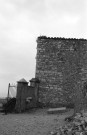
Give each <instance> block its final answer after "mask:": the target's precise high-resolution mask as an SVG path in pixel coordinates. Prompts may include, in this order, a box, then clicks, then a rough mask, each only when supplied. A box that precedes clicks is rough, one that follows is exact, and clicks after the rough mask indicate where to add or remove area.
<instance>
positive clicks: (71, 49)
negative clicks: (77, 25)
mask: <svg viewBox="0 0 87 135" xmlns="http://www.w3.org/2000/svg"><path fill="white" fill-rule="evenodd" d="M35 77H36V78H38V79H39V80H40V86H39V101H40V102H43V103H45V104H57V103H64V104H67V103H73V102H74V95H75V94H74V93H75V91H76V86H77V83H80V84H81V89H83V85H84V82H86V81H87V40H85V39H65V38H50V37H45V36H40V37H38V38H37V56H36V76H35Z"/></svg>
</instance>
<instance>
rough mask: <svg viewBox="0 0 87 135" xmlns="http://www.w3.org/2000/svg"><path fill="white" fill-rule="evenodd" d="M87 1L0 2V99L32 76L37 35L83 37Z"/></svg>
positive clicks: (86, 22)
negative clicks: (23, 79) (11, 85)
mask: <svg viewBox="0 0 87 135" xmlns="http://www.w3.org/2000/svg"><path fill="white" fill-rule="evenodd" d="M86 24H87V0H0V97H5V96H7V89H8V83H16V81H18V80H20V79H21V78H25V79H26V80H27V81H29V80H30V79H31V78H32V77H35V64H36V61H35V57H36V46H37V44H36V39H37V37H38V36H40V35H46V36H55V37H67V38H70V37H71V38H86V39H87V25H86Z"/></svg>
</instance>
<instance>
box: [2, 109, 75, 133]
mask: <svg viewBox="0 0 87 135" xmlns="http://www.w3.org/2000/svg"><path fill="white" fill-rule="evenodd" d="M72 113H73V110H70V111H68V112H65V113H62V114H58V113H57V114H47V109H37V110H32V111H30V112H27V113H22V114H7V115H3V114H2V113H0V135H50V132H52V131H55V130H56V129H58V127H59V126H61V125H63V124H64V118H65V117H67V116H69V115H72Z"/></svg>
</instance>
